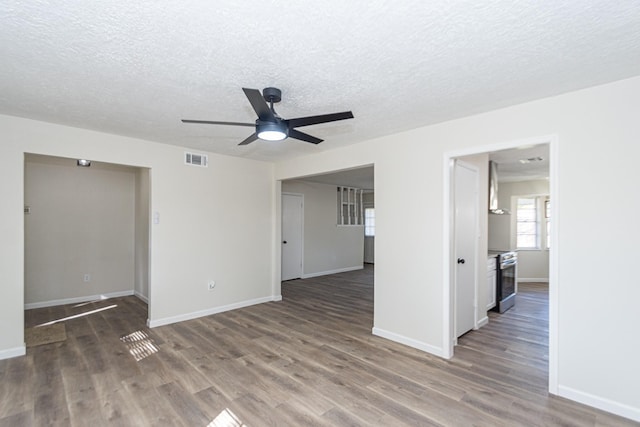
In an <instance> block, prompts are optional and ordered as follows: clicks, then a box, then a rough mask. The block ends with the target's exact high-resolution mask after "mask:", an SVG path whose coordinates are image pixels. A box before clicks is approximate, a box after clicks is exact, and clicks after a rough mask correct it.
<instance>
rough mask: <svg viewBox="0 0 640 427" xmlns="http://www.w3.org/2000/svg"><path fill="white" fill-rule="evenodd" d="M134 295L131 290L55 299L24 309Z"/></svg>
mask: <svg viewBox="0 0 640 427" xmlns="http://www.w3.org/2000/svg"><path fill="white" fill-rule="evenodd" d="M133 294H134V293H133V291H132V290H131V291H119V292H108V293H106V294H98V295H87V296H84V297H74V298H63V299H54V300H50V301H42V302H31V303H28V304H25V305H24V309H25V310H31V309H33V308H43V307H53V306H56V305H65V304H77V303H81V302H89V301H95V300H100V299H108V298H117V297H127V296H130V295H133Z"/></svg>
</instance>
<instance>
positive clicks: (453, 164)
mask: <svg viewBox="0 0 640 427" xmlns="http://www.w3.org/2000/svg"><path fill="white" fill-rule="evenodd" d="M457 166H460V167H463V168H465V169H469V170H470V171H473V172H474V173H475V188H474V194H475V196H474V200H473V203H474V204H475V206H476V215H475V223H474V225H473V231H474V233H473V254H472V257H473V260H474V262H473V265H474V269H473V329H474V330H476V329H478V328H479V322H478V280H479V278H478V261H479V257H478V237H479V233H480V224H479V214H480V209H481V207H480V170H479V169H478V168H477V167H476V166H474V165H472V164H470V163H467V162H465V161H463V160H460V159H457V158H455V159H452V161H451V168H450V173H451V186H452V188H451V191H452V194H451V196H452V204H453V206H452V219H451V221H452V224H451V225H452V227H453V232H452V234H451V237H452V243H453V244H452V245H451V250H452V254H451V263H452V269H451V270H452V274H453V276H452V280H453V290H452V296H453V300H452V308H453V331H454V333H453V339H454V346H455V345H456V344H457V343H458V337H457V307H458V305H457V304H456V302H457V301H456V294H457V292H456V291H457V285H458V273H457V272H458V269H457V250H458V248H457V247H456V233H455V231H456V225H457V224H456V221H455V217H456V215H455V190H456V185H457V183H456V182H455V172H456V171H455V168H456V167H457ZM454 260H455V261H456V262H455V263H454Z"/></svg>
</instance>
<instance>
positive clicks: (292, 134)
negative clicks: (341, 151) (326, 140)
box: [289, 129, 323, 144]
mask: <svg viewBox="0 0 640 427" xmlns="http://www.w3.org/2000/svg"><path fill="white" fill-rule="evenodd" d="M289 138H295V139H299V140H300V141H306V142H310V143H312V144H320V143H321V142H322V141H323V140H322V139H320V138H316V137H315V136H311V135H309V134H306V133H304V132H300V131H299V130H297V129H289Z"/></svg>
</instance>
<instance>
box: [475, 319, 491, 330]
mask: <svg viewBox="0 0 640 427" xmlns="http://www.w3.org/2000/svg"><path fill="white" fill-rule="evenodd" d="M488 324H489V316H484V317H483V318H482V319H480V320H478V323H477V324H476V327H475V328H474V330H477V329H480V328H482V327H483V326H484V325H488Z"/></svg>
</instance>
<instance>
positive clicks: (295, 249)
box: [281, 193, 303, 280]
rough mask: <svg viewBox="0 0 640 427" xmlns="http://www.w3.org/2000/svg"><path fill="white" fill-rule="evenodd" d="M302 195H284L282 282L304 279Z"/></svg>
mask: <svg viewBox="0 0 640 427" xmlns="http://www.w3.org/2000/svg"><path fill="white" fill-rule="evenodd" d="M302 209H303V204H302V195H300V194H284V193H283V194H282V272H281V279H282V280H291V279H298V278H300V277H302V214H303V210H302Z"/></svg>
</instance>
